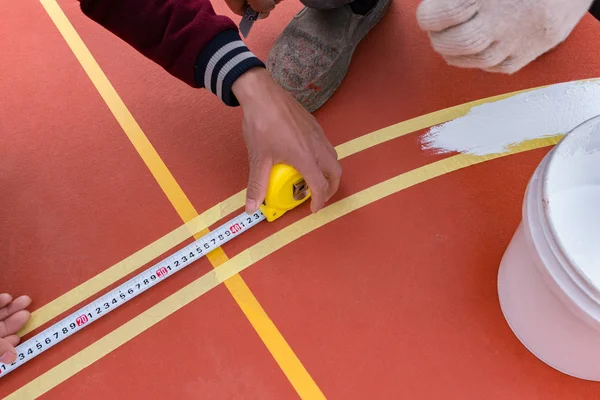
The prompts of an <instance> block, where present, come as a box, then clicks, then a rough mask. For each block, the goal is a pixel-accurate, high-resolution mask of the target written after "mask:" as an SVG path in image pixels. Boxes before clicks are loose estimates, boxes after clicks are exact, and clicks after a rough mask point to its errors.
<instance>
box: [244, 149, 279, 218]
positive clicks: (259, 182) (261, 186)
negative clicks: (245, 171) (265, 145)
mask: <svg viewBox="0 0 600 400" xmlns="http://www.w3.org/2000/svg"><path fill="white" fill-rule="evenodd" d="M272 167H273V162H272V161H270V160H267V159H262V158H259V157H253V156H251V157H250V174H249V177H248V189H247V192H246V212H247V213H248V214H252V213H254V212H256V210H258V207H259V206H260V204H262V202H263V201H264V200H265V195H266V193H267V187H268V185H269V177H270V175H271V168H272Z"/></svg>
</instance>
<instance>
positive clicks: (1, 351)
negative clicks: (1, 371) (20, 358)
mask: <svg viewBox="0 0 600 400" xmlns="http://www.w3.org/2000/svg"><path fill="white" fill-rule="evenodd" d="M16 359H17V351H16V350H15V348H14V347H13V346H12V345H11V344H10V343H9V342H8V341H7V340H6V339H2V338H0V363H3V364H11V363H13V362H15V360H16Z"/></svg>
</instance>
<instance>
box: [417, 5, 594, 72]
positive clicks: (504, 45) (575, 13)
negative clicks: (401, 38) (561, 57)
mask: <svg viewBox="0 0 600 400" xmlns="http://www.w3.org/2000/svg"><path fill="white" fill-rule="evenodd" d="M592 2H593V0H569V1H565V0H423V1H422V2H421V4H420V5H419V7H418V9H417V21H418V23H419V26H420V27H421V29H423V30H424V31H427V32H428V34H429V38H430V40H431V43H432V46H433V48H434V50H435V51H436V52H438V53H439V54H441V55H442V56H443V57H444V59H445V60H446V62H447V63H448V64H450V65H454V66H457V67H463V68H480V69H483V70H485V71H488V72H500V73H506V74H512V73H514V72H517V71H518V70H520V69H521V68H523V67H524V66H525V65H527V64H529V63H530V62H531V61H533V60H535V59H536V58H538V57H539V56H540V55H542V54H544V53H545V52H547V51H549V50H550V49H552V48H554V47H555V46H557V45H558V44H559V43H561V42H562V41H564V40H565V39H566V38H567V36H568V35H569V34H570V33H571V31H572V30H573V28H574V27H575V26H576V25H577V23H578V22H579V20H580V19H581V18H582V17H583V15H584V14H585V13H586V12H587V10H588V9H589V8H590V5H591V4H592Z"/></svg>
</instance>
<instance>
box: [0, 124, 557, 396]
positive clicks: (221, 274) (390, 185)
mask: <svg viewBox="0 0 600 400" xmlns="http://www.w3.org/2000/svg"><path fill="white" fill-rule="evenodd" d="M561 138H562V135H557V136H553V137H549V138H544V139H537V140H530V141H527V142H523V143H521V144H519V145H517V146H513V147H512V148H511V149H509V150H508V151H507V152H504V153H500V154H492V155H487V156H473V155H466V154H461V155H457V156H452V157H449V158H446V159H443V160H441V161H437V162H434V163H432V164H429V165H426V166H423V167H420V168H417V169H414V170H412V171H409V172H407V173H404V174H401V175H397V176H395V177H393V178H391V179H388V180H386V181H383V182H381V183H379V184H377V185H374V186H371V187H369V188H367V189H365V190H362V191H360V192H358V193H356V194H353V195H351V196H349V197H346V198H345V199H343V200H340V201H338V202H336V203H333V204H331V205H329V206H327V207H325V208H324V209H323V210H321V211H320V212H318V213H316V214H311V215H309V216H308V217H305V218H303V219H301V220H299V221H297V222H295V223H293V224H291V225H289V226H288V227H286V228H284V229H282V230H281V231H279V232H277V233H275V234H273V235H271V236H269V237H268V238H266V239H264V240H262V241H261V242H259V243H257V244H255V245H254V246H251V247H250V248H248V249H247V250H245V251H243V252H241V253H240V254H238V255H236V256H235V257H233V258H231V259H229V260H228V261H226V262H225V263H223V264H221V265H220V266H219V267H217V268H215V269H213V270H211V271H210V272H208V273H206V274H205V275H203V276H201V277H200V278H198V279H196V280H195V281H193V282H192V283H190V284H188V285H187V286H185V287H184V288H182V289H180V290H179V291H177V292H175V293H173V294H172V295H170V296H169V297H167V298H166V299H164V300H162V301H161V302H159V303H158V304H156V305H154V306H152V307H151V308H149V309H148V310H146V311H144V312H143V313H141V314H139V315H137V316H136V317H134V318H133V319H131V320H130V321H128V322H127V323H125V324H123V325H121V326H120V327H118V328H116V329H115V330H113V331H112V332H110V333H109V334H107V335H105V336H104V337H102V338H101V339H99V340H98V341H96V342H94V343H92V344H91V345H89V346H88V347H86V348H85V349H83V350H82V351H80V352H78V353H77V354H75V355H73V356H72V357H70V358H68V359H67V360H65V361H63V362H62V363H60V364H58V365H57V366H55V367H54V368H52V369H50V370H49V371H47V372H45V373H44V374H42V375H40V376H39V377H37V378H35V379H34V380H32V381H31V382H29V383H27V384H26V385H25V386H22V387H21V388H20V389H18V390H16V391H15V392H13V393H12V394H10V395H9V396H8V397H6V399H7V400H10V399H32V398H36V397H38V396H41V395H43V394H44V393H46V392H47V391H49V390H51V389H52V388H54V387H56V386H58V385H59V384H60V383H62V382H64V381H65V380H67V379H69V378H70V377H72V376H73V375H75V374H76V373H78V372H79V371H81V370H83V369H84V368H86V367H88V366H89V365H91V364H92V363H94V362H96V361H97V360H99V359H100V358H102V357H104V356H105V355H107V354H109V353H110V352H112V351H114V350H116V349H117V348H118V347H120V346H122V345H123V344H125V343H126V342H128V341H129V340H131V339H133V338H134V337H136V336H137V335H139V334H140V333H142V332H144V331H145V330H147V329H148V328H150V327H152V326H153V325H154V324H156V323H158V322H160V321H161V320H163V319H165V318H166V317H168V316H169V315H171V314H173V313H174V312H176V311H177V310H179V309H180V308H182V307H184V306H185V305H187V304H189V303H190V302H192V301H194V300H196V299H197V298H198V297H200V296H202V295H203V294H205V293H207V292H208V291H209V290H211V289H213V288H215V287H216V286H218V285H219V284H221V283H223V282H226V281H227V280H228V279H230V278H231V277H233V276H235V275H236V274H239V273H240V272H242V271H243V270H245V269H246V268H248V267H250V266H251V265H253V264H255V263H256V262H258V261H260V260H262V259H263V258H265V257H267V256H268V255H270V254H272V253H274V252H275V251H277V250H279V249H281V248H282V247H284V246H286V245H287V244H289V243H291V242H293V241H294V240H297V239H298V238H300V237H302V236H304V235H306V234H308V233H310V232H312V231H314V230H315V229H318V228H320V227H321V226H323V225H325V224H327V223H329V222H332V221H334V220H336V219H338V218H341V217H343V216H344V215H347V214H349V213H351V212H352V211H355V210H358V209H360V208H362V207H364V206H367V205H369V204H372V203H374V202H376V201H377V200H380V199H382V198H384V197H387V196H390V195H392V194H394V193H398V192H400V191H402V190H404V189H406V188H409V187H411V186H414V185H417V184H419V183H423V182H426V181H428V180H431V179H433V178H437V177H439V176H442V175H444V174H447V173H450V172H454V171H458V170H460V169H463V168H466V167H469V166H473V165H476V164H480V163H482V162H485V161H489V160H493V159H496V158H500V157H503V156H508V155H512V154H518V153H522V152H525V151H528V150H533V149H539V148H543V147H547V146H552V145H555V144H556V143H558V141H559V140H560V139H561Z"/></svg>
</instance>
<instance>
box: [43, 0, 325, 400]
mask: <svg viewBox="0 0 600 400" xmlns="http://www.w3.org/2000/svg"><path fill="white" fill-rule="evenodd" d="M40 1H41V3H42V5H43V6H44V8H45V9H46V12H47V13H48V15H49V16H50V18H51V19H52V21H53V22H54V24H55V25H56V27H57V28H58V30H59V31H60V33H61V34H62V36H63V37H64V39H65V41H66V42H67V44H68V45H69V47H70V48H71V50H72V51H73V53H74V54H75V56H76V57H77V59H78V60H79V62H80V64H81V66H82V67H83V68H84V70H85V71H86V73H87V74H88V76H89V78H90V79H91V81H92V82H93V84H94V86H95V87H96V89H97V90H98V92H99V93H100V95H101V96H102V98H103V99H104V101H105V102H106V104H107V105H108V107H109V109H110V110H111V112H112V113H113V114H114V116H115V118H116V119H117V121H118V123H119V124H120V125H121V128H123V131H124V132H125V133H126V134H127V137H128V138H129V140H130V141H131V143H132V144H133V145H134V147H135V149H136V150H137V152H138V153H139V155H140V156H141V157H142V159H143V161H144V163H146V165H147V167H148V169H149V170H150V172H151V173H152V175H153V176H154V178H155V179H156V181H157V182H158V184H159V185H160V187H161V188H162V190H163V192H164V193H165V194H166V196H167V197H168V199H169V201H170V202H171V204H172V205H173V207H174V208H175V209H176V210H177V213H178V214H179V216H180V217H181V219H182V220H183V222H189V221H190V220H192V219H194V218H196V217H198V212H197V211H196V210H195V208H194V206H193V205H192V203H191V202H190V201H189V199H188V198H187V196H186V195H185V193H184V192H183V190H182V189H181V187H180V186H179V184H178V183H177V181H176V180H175V178H174V177H173V175H171V172H170V171H169V170H168V168H167V166H166V165H165V164H164V162H163V161H162V160H161V158H160V156H159V155H158V153H157V152H156V150H155V149H154V147H153V146H152V144H151V143H150V141H149V140H148V138H147V137H146V135H145V134H144V132H143V131H142V129H141V128H140V126H139V125H138V124H137V122H136V121H135V119H134V117H133V115H131V113H130V112H129V110H128V109H127V106H126V105H125V103H124V102H123V101H122V100H121V98H120V97H119V95H118V93H117V92H116V90H115V89H114V88H113V86H112V85H111V83H110V81H109V80H108V78H107V77H106V75H105V74H104V72H103V71H102V69H101V68H100V66H99V65H98V63H97V62H96V60H95V59H94V57H93V56H92V54H91V53H90V51H89V50H88V49H87V47H86V46H85V44H84V43H83V40H82V39H81V37H80V36H79V35H78V34H77V32H76V31H75V28H73V26H72V25H71V23H70V22H69V20H68V18H67V16H66V15H65V14H64V13H63V11H62V9H61V8H60V6H59V5H58V3H57V2H56V0H40ZM207 233H208V228H206V229H203V230H202V231H200V232H199V233H196V234H195V235H194V237H195V238H196V239H198V238H200V237H202V236H204V235H205V234H207ZM206 256H207V258H208V260H209V261H210V263H211V264H212V265H213V267H214V268H216V267H218V266H219V265H221V264H223V263H224V262H226V261H228V257H227V255H226V254H225V252H224V251H223V249H222V248H220V247H219V248H217V249H215V250H213V251H212V252H211V253H209V254H207V255H206ZM225 284H226V286H227V289H228V290H229V291H230V293H231V295H232V296H233V298H234V299H235V301H236V302H237V303H238V305H239V306H240V308H241V309H242V311H243V312H244V314H245V315H246V317H247V318H248V320H249V321H250V323H251V324H252V326H253V327H254V329H255V331H256V332H257V334H258V336H259V337H260V338H261V340H262V341H263V342H264V344H265V345H266V347H267V349H268V350H269V351H270V352H271V354H272V355H273V357H274V358H275V361H276V362H277V363H278V365H279V366H280V368H281V369H282V371H283V373H284V374H285V376H286V377H287V379H288V380H289V381H290V383H291V384H292V386H293V387H294V388H295V389H296V391H297V392H298V394H299V395H300V397H301V398H306V399H309V398H310V399H318V398H324V396H323V394H322V393H321V391H320V389H319V387H318V386H317V384H316V383H315V382H314V380H313V379H312V378H311V376H310V375H309V374H308V371H306V369H305V368H304V366H303V365H302V363H301V361H300V360H299V359H298V357H297V356H296V355H295V354H294V351H293V350H292V349H291V348H290V346H289V345H288V343H287V342H286V341H285V338H284V337H283V336H282V335H281V333H280V332H279V330H278V329H277V327H276V326H275V324H274V323H273V321H271V319H270V318H269V317H268V315H267V314H266V312H265V311H264V309H263V308H262V307H261V305H260V304H259V302H258V300H257V299H256V297H255V296H254V295H253V294H252V292H251V291H250V288H249V287H248V286H247V285H246V283H245V282H244V280H243V279H242V277H241V276H239V275H238V276H232V277H231V279H230V280H228V281H227V282H226V283H225Z"/></svg>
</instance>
